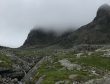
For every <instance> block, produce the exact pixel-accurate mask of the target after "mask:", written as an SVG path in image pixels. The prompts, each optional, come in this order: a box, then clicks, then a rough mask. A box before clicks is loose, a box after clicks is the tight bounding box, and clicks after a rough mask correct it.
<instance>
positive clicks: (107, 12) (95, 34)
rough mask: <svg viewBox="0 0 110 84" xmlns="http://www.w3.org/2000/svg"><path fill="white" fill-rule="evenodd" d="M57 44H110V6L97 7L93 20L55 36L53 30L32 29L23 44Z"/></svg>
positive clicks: (69, 45)
mask: <svg viewBox="0 0 110 84" xmlns="http://www.w3.org/2000/svg"><path fill="white" fill-rule="evenodd" d="M54 44H57V45H59V46H64V47H65V46H66V47H72V46H73V45H78V44H110V6H109V5H107V4H104V5H102V6H101V7H99V9H98V11H97V15H96V17H95V18H94V20H93V21H92V22H91V23H89V24H87V25H85V26H82V27H81V28H79V29H77V30H76V31H74V32H73V31H72V32H70V31H69V32H66V33H64V34H63V35H61V36H57V35H56V34H55V32H53V31H50V32H48V33H47V32H45V31H43V30H42V29H37V30H32V31H31V32H30V34H29V35H28V38H27V40H26V41H25V43H24V45H23V46H26V47H28V46H36V47H46V46H50V45H54Z"/></svg>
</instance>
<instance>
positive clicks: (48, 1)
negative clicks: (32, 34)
mask: <svg viewBox="0 0 110 84" xmlns="http://www.w3.org/2000/svg"><path fill="white" fill-rule="evenodd" d="M108 2H109V0H83V1H82V0H0V44H1V45H5V46H10V47H18V46H20V45H22V44H23V42H24V40H25V39H26V37H27V35H28V33H29V31H30V30H31V29H32V28H33V27H35V26H36V25H37V26H39V27H40V26H41V27H44V28H45V27H46V28H53V29H56V30H59V29H60V30H65V29H66V28H70V27H73V28H74V27H77V28H78V27H80V26H82V25H85V24H87V23H89V22H91V20H93V18H94V17H95V15H96V11H97V9H98V7H99V6H100V5H102V4H104V3H108Z"/></svg>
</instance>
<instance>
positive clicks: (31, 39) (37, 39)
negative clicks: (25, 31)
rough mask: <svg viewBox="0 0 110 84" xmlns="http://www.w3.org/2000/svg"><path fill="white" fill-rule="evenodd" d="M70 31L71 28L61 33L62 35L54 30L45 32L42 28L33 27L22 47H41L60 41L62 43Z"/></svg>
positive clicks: (56, 43)
mask: <svg viewBox="0 0 110 84" xmlns="http://www.w3.org/2000/svg"><path fill="white" fill-rule="evenodd" d="M72 32H73V30H72V31H70V30H69V31H67V32H65V33H63V34H62V35H57V34H56V32H54V31H48V32H46V31H45V30H43V29H33V30H32V31H31V32H30V33H29V35H28V38H27V40H26V41H25V43H24V45H23V47H30V46H31V47H32V46H34V47H36V48H43V47H48V46H51V45H58V44H60V43H61V44H62V45H63V44H64V42H65V37H67V36H68V35H70V34H71V33H72ZM67 41H68V40H67ZM67 41H66V42H67Z"/></svg>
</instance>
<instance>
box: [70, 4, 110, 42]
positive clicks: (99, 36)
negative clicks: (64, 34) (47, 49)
mask: <svg viewBox="0 0 110 84" xmlns="http://www.w3.org/2000/svg"><path fill="white" fill-rule="evenodd" d="M69 38H70V39H71V41H72V42H73V44H110V6H109V5H107V4H104V5H102V6H101V7H100V8H99V9H98V11H97V16H96V17H95V19H94V20H93V21H92V22H91V23H89V24H87V25H85V26H82V27H81V28H79V29H78V30H76V31H75V32H74V33H72V34H71V35H69Z"/></svg>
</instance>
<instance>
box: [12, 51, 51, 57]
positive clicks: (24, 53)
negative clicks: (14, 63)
mask: <svg viewBox="0 0 110 84" xmlns="http://www.w3.org/2000/svg"><path fill="white" fill-rule="evenodd" d="M14 53H15V54H16V55H17V56H19V57H25V56H26V57H28V56H29V57H30V56H34V57H35V56H48V55H50V54H51V50H49V49H41V50H40V49H21V50H15V51H14Z"/></svg>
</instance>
